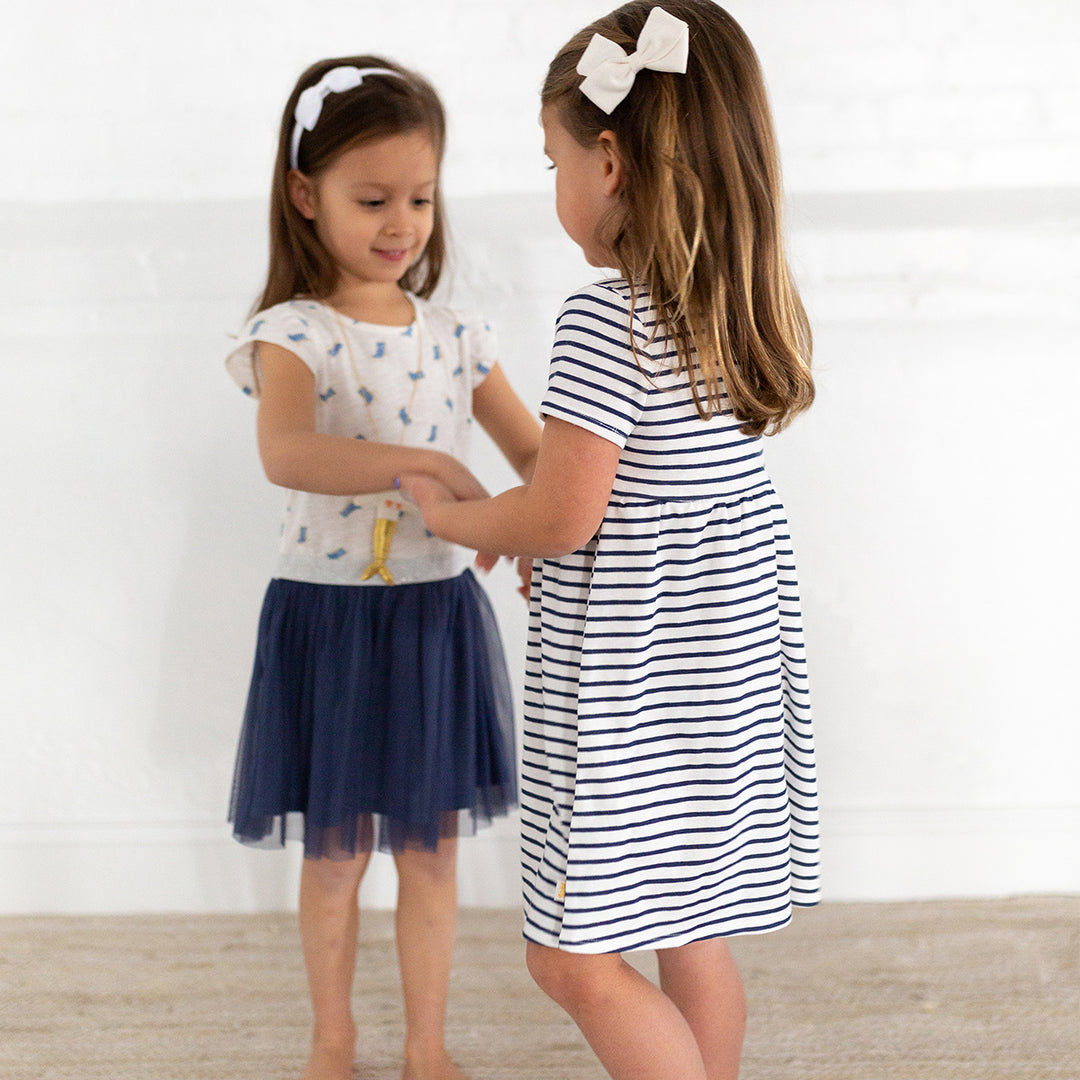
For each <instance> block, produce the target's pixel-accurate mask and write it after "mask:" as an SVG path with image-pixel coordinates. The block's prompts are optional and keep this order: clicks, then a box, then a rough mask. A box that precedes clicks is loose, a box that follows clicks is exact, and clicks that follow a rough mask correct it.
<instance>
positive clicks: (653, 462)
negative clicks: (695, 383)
mask: <svg viewBox="0 0 1080 1080" xmlns="http://www.w3.org/2000/svg"><path fill="white" fill-rule="evenodd" d="M651 329H652V324H651V321H650V316H649V310H648V308H647V306H645V305H644V304H643V303H641V302H639V304H638V310H637V311H636V312H635V314H634V320H633V330H632V332H633V333H634V335H635V337H636V338H637V341H638V346H639V354H638V357H637V359H635V357H634V354H633V352H632V350H631V347H630V333H631V321H630V313H629V288H628V287H627V285H626V283H625V282H623V281H608V282H600V283H598V284H596V285H592V286H590V287H588V288H587V289H584V290H582V291H581V292H579V293H577V294H576V295H574V296H572V297H571V298H570V299H569V300H568V301H567V302H566V304H565V305H564V306H563V310H562V312H561V314H560V316H559V321H558V325H557V329H556V336H555V345H554V349H553V355H552V360H551V368H550V374H549V381H548V388H547V392H546V394H545V397H544V401H543V404H542V406H541V411H542V412H543V413H544V414H545V415H547V416H550V417H558V418H560V419H563V420H566V421H569V422H570V423H573V424H577V425H579V426H581V427H584V428H586V429H587V430H590V431H592V432H594V433H595V434H597V435H600V436H601V437H603V438H605V439H608V440H610V441H612V442H615V443H616V445H619V446H620V447H621V448H622V452H621V457H620V461H619V467H618V471H617V475H616V479H615V485H614V489H613V491H612V496H611V500H610V504H609V506H608V509H607V512H606V514H605V517H604V521H603V523H602V525H601V527H600V529H599V531H598V533H597V535H596V537H594V539H593V540H592V541H591V542H590V543H589V544H588V545H586V547H584V548H583V549H581V550H580V551H577V552H575V553H573V554H572V555H567V556H565V557H563V558H559V559H548V560H544V561H540V560H537V562H536V565H535V568H534V572H533V582H532V601H531V609H530V621H529V642H528V652H527V660H526V675H525V681H526V686H525V736H524V746H523V759H524V760H523V778H522V798H521V807H522V867H523V878H524V898H525V936H526V937H527V938H528V939H530V940H532V941H536V942H539V943H540V944H543V945H550V946H555V947H558V948H563V949H568V950H571V951H577V952H591V953H595V952H622V951H627V950H634V949H643V948H670V947H674V946H678V945H682V944H685V943H687V942H690V941H695V940H699V939H702V938H708V937H716V936H721V935H725V936H726V935H735V934H746V933H760V932H764V931H768V930H773V929H777V928H779V927H781V926H783V925H785V924H786V923H787V922H788V921H789V920H790V918H791V907H792V904H801V905H810V904H814V903H816V902H817V901H818V899H819V889H818V879H817V853H818V823H817V791H816V781H815V774H814V756H813V738H812V732H811V725H810V700H809V693H808V685H807V675H806V659H805V655H804V648H803V639H802V626H801V616H800V611H799V598H798V586H797V583H796V579H795V566H794V560H793V557H792V551H791V543H790V538H789V536H788V526H787V522H786V520H785V516H784V509H783V506H782V505H781V503H780V500H779V499H778V498H777V496H776V494H775V492H774V491H773V488H772V484H771V481H770V479H769V477H768V474H767V473H766V471H765V468H764V465H763V462H762V454H761V443H760V440H759V439H756V438H748V437H747V436H745V435H742V434H741V433H740V432H739V430H738V421H737V420H735V419H734V417H732V416H731V415H730V414H725V415H721V416H717V417H714V418H713V419H712V420H711V421H709V422H707V423H706V422H703V421H702V420H701V419H700V417H699V416H698V414H697V412H696V410H695V408H694V404H693V400H692V397H691V394H690V390H689V386H688V385H687V383H686V378H685V376H678V375H676V374H675V373H674V372H673V371H672V361H673V351H672V352H671V353H669V352H668V350H667V347H666V344H665V343H664V342H663V341H657V342H653V343H651V344H649V343H648V339H649V336H650V332H651Z"/></svg>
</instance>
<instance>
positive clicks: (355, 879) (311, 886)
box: [301, 853, 371, 899]
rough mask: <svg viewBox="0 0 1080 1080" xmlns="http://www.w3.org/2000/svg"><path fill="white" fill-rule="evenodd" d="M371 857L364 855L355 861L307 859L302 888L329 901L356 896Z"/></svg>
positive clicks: (357, 857)
mask: <svg viewBox="0 0 1080 1080" xmlns="http://www.w3.org/2000/svg"><path fill="white" fill-rule="evenodd" d="M370 857H371V856H370V855H369V854H367V853H364V854H361V855H357V856H356V858H354V859H325V858H324V859H305V860H304V865H303V870H302V878H301V883H302V887H303V888H304V889H307V890H312V891H314V892H315V893H317V894H319V895H320V896H322V897H325V898H327V899H334V898H345V899H348V898H350V897H352V896H355V894H356V892H357V890H358V889H359V888H360V882H361V881H362V880H363V877H364V871H365V870H366V869H367V864H368V860H369V859H370Z"/></svg>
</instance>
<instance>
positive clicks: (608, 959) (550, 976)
mask: <svg viewBox="0 0 1080 1080" xmlns="http://www.w3.org/2000/svg"><path fill="white" fill-rule="evenodd" d="M619 962H621V961H620V958H619V957H618V956H616V955H614V954H611V955H608V954H601V955H597V956H593V955H582V954H578V953H569V952H566V951H565V950H563V949H553V948H550V947H548V946H546V945H537V944H535V943H534V942H531V941H530V942H528V943H527V944H526V949H525V964H526V967H527V968H528V969H529V974H530V975H531V976H532V977H533V981H534V982H535V983H536V985H537V986H538V987H540V989H541V990H543V991H544V993H545V994H547V996H548V997H549V998H551V999H552V1000H553V1001H555V1002H557V1003H558V1004H560V1005H562V1006H563V1007H564V1008H567V1007H572V1006H573V1005H574V1004H576V1003H580V1002H584V1001H586V1000H588V999H591V998H595V997H597V996H602V995H604V994H605V993H607V990H608V987H609V985H610V980H609V979H608V978H607V977H606V975H605V970H606V968H607V967H608V966H609V965H610V964H611V963H619Z"/></svg>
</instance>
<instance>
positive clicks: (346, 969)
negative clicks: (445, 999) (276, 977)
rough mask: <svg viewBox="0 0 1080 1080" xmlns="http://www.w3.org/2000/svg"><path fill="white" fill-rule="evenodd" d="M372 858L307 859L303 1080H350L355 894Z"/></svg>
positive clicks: (303, 908)
mask: <svg viewBox="0 0 1080 1080" xmlns="http://www.w3.org/2000/svg"><path fill="white" fill-rule="evenodd" d="M369 858H370V856H369V855H368V854H361V855H358V856H356V858H354V859H349V860H347V861H341V862H339V861H337V860H333V859H305V860H304V865H303V869H302V870H301V873H300V938H301V941H302V943H303V948H304V965H305V967H306V968H307V977H308V987H309V988H310V991H311V1006H312V1012H313V1014H314V1021H315V1023H314V1032H313V1036H312V1045H311V1057H310V1059H309V1060H308V1063H307V1068H306V1069H305V1070H304V1077H303V1080H350V1078H351V1077H352V1066H353V1054H354V1052H355V1048H356V1024H355V1022H354V1020H353V1015H352V984H353V974H354V972H355V970H356V945H357V933H358V931H359V925H360V911H359V908H358V906H357V890H358V889H359V887H360V880H361V879H362V878H363V876H364V871H365V870H366V869H367V864H368V859H369Z"/></svg>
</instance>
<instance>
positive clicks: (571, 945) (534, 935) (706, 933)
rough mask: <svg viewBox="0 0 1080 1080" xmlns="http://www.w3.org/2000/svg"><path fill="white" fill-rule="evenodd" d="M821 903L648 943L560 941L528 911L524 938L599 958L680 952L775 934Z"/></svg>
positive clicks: (632, 939)
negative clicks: (764, 921) (716, 941)
mask: <svg viewBox="0 0 1080 1080" xmlns="http://www.w3.org/2000/svg"><path fill="white" fill-rule="evenodd" d="M820 902H821V900H820V897H818V898H817V899H813V900H811V899H808V898H802V897H801V898H800V899H798V900H795V899H792V900H791V903H790V906H789V907H788V908H787V910H786V911H785V912H783V913H778V918H777V919H776V921H775V922H772V923H769V924H768V925H767V926H748V927H744V928H738V929H732V930H717V929H716V928H715V927H714V928H707V927H701V928H699V929H696V930H690V931H686V932H684V933H682V934H675V935H672V936H669V937H658V938H655V939H649V940H646V941H643V940H641V939H640V935H629V934H624V935H621V936H620V937H618V938H608V939H604V940H603V941H561V940H560V939H559V936H558V935H557V934H551V933H546V932H545V931H543V930H541V929H540V928H539V927H537V926H536V925H534V924H532V923H530V922H529V916H528V912H526V914H525V928H524V930H523V932H522V937H524V938H525V940H526V941H530V942H532V943H533V944H535V945H544V946H547V947H548V948H550V949H558V950H559V951H560V952H569V953H581V954H583V955H596V956H598V955H601V954H604V953H628V952H652V951H654V950H657V949H678V948H681V947H682V946H683V945H691V944H693V943H694V942H695V941H710V940H712V939H713V938H735V937H753V936H760V935H762V934H772V933H775V932H776V931H777V930H783V929H784V928H785V927H787V926H790V925H791V921H792V918H793V914H794V912H793V909H794V908H809V907H815V906H817V905H818V904H819V903H820Z"/></svg>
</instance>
